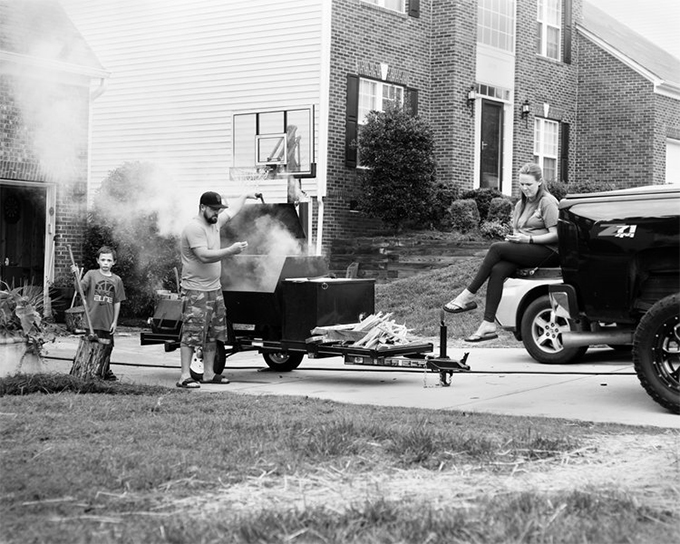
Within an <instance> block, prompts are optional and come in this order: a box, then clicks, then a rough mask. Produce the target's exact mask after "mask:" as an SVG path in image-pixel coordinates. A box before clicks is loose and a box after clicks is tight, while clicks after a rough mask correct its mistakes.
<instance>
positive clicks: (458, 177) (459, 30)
mask: <svg viewBox="0 0 680 544" xmlns="http://www.w3.org/2000/svg"><path fill="white" fill-rule="evenodd" d="M476 37H477V3H476V2H470V1H455V0H444V1H437V2H434V3H433V14H432V64H431V69H432V114H431V122H432V126H433V130H434V134H435V141H436V148H435V154H436V158H437V179H438V181H440V182H442V183H446V184H450V185H455V186H458V187H460V188H463V189H471V188H472V180H473V168H474V146H473V141H474V117H473V115H471V113H470V111H469V109H468V108H467V106H466V101H467V93H468V91H469V89H470V87H471V86H472V85H473V83H475V72H476V48H477V43H476V42H477V38H476Z"/></svg>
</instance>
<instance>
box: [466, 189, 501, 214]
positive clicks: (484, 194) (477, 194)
mask: <svg viewBox="0 0 680 544" xmlns="http://www.w3.org/2000/svg"><path fill="white" fill-rule="evenodd" d="M502 197H503V193H501V192H500V191H499V190H498V189H472V190H470V191H465V192H463V193H462V194H461V195H460V198H461V199H463V200H467V199H470V198H471V199H473V200H474V201H475V202H476V203H477V209H478V210H479V217H480V219H481V220H482V221H486V219H487V215H488V214H489V206H490V205H491V201H492V200H493V199H494V198H502Z"/></svg>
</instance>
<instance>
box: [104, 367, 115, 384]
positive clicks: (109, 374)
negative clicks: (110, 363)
mask: <svg viewBox="0 0 680 544" xmlns="http://www.w3.org/2000/svg"><path fill="white" fill-rule="evenodd" d="M104 380H105V381H107V382H117V381H118V377H117V376H116V375H115V374H114V373H113V372H111V369H109V370H107V371H106V374H104Z"/></svg>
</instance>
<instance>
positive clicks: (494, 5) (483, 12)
mask: <svg viewBox="0 0 680 544" xmlns="http://www.w3.org/2000/svg"><path fill="white" fill-rule="evenodd" d="M477 41H478V42H479V43H483V44H486V45H489V46H491V47H496V48H498V49H502V50H503V51H509V52H510V53H512V52H513V51H514V49H515V0H479V2H478V4H477Z"/></svg>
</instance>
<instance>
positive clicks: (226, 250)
mask: <svg viewBox="0 0 680 544" xmlns="http://www.w3.org/2000/svg"><path fill="white" fill-rule="evenodd" d="M247 247H248V242H235V243H233V244H231V245H230V246H229V247H223V248H221V249H208V248H207V247H205V246H201V247H194V248H192V251H193V252H194V255H196V258H197V259H198V260H199V261H201V262H202V263H206V264H207V263H216V262H218V261H221V260H222V259H224V258H225V257H228V256H229V255H238V254H239V253H241V252H242V251H243V250H244V249H246V248H247Z"/></svg>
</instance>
